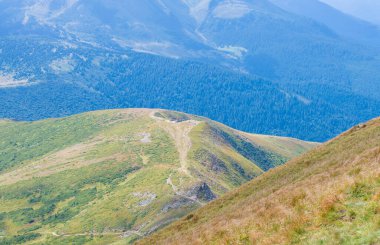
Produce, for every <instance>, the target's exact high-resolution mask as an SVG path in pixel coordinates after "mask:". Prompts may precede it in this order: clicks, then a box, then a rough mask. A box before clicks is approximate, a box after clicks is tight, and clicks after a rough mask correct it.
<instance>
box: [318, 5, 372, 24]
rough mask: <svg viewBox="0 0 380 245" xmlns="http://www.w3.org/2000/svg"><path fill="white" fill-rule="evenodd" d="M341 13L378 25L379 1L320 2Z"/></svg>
mask: <svg viewBox="0 0 380 245" xmlns="http://www.w3.org/2000/svg"><path fill="white" fill-rule="evenodd" d="M320 1H321V2H325V3H328V4H330V5H332V6H333V7H335V8H337V9H340V10H341V11H343V12H346V13H348V14H351V15H354V16H356V17H359V18H362V19H365V20H367V21H371V22H373V23H376V24H378V25H380V0H320Z"/></svg>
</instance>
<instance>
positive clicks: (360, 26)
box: [270, 0, 380, 45]
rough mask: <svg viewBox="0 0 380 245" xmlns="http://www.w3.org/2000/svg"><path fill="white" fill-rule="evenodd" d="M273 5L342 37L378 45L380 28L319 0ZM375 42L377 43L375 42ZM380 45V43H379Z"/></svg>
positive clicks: (275, 1) (278, 1) (288, 0)
mask: <svg viewBox="0 0 380 245" xmlns="http://www.w3.org/2000/svg"><path fill="white" fill-rule="evenodd" d="M270 1H271V2H272V3H273V4H275V5H277V6H279V7H280V8H282V9H284V10H286V11H289V12H291V13H294V14H297V15H300V16H304V17H307V18H310V19H313V20H314V21H316V22H319V23H322V24H324V25H326V26H327V27H329V28H330V29H331V30H333V31H334V32H335V33H337V34H338V35H340V36H343V37H346V38H349V39H353V40H357V41H364V42H365V41H366V40H367V41H368V42H369V43H371V40H372V45H376V41H378V40H379V38H380V36H379V35H380V31H379V30H380V28H379V27H378V26H376V25H374V24H372V23H369V22H366V21H364V20H360V19H358V18H355V17H353V16H351V15H348V14H345V13H343V12H340V11H339V10H338V9H335V8H333V7H331V6H330V5H328V4H326V3H323V2H322V1H319V0H270ZM374 41H375V42H374ZM377 44H378V42H377Z"/></svg>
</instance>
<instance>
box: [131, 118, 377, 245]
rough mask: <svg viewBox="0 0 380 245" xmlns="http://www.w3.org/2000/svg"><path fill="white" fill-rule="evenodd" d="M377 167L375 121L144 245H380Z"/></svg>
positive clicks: (141, 242) (198, 212) (294, 161)
mask: <svg viewBox="0 0 380 245" xmlns="http://www.w3.org/2000/svg"><path fill="white" fill-rule="evenodd" d="M379 163H380V119H376V120H373V121H370V122H368V123H366V124H365V126H360V127H359V126H358V127H355V128H353V129H351V130H349V131H348V132H346V133H344V134H342V135H341V136H339V137H337V138H336V139H334V140H332V141H329V142H327V143H326V144H324V145H323V146H320V147H318V148H317V149H315V150H312V151H311V152H309V153H307V154H305V155H303V156H302V157H299V158H296V159H294V160H292V161H290V162H288V163H287V164H285V165H283V166H280V167H277V168H275V169H272V170H270V171H268V172H267V173H265V174H263V175H261V176H260V177H258V178H256V179H254V180H253V181H251V182H249V183H247V184H245V185H243V186H242V187H240V188H238V189H237V190H234V191H232V192H231V193H228V194H227V195H225V196H223V197H221V198H220V199H218V200H216V201H214V202H211V203H210V204H208V205H206V206H205V207H203V208H201V209H199V210H197V211H196V212H194V213H192V214H191V215H190V216H188V217H189V218H185V219H182V220H180V221H179V222H176V223H174V224H172V225H170V226H169V227H168V228H166V229H163V230H161V231H159V232H158V233H156V234H153V235H152V236H150V237H148V238H146V239H143V240H141V241H140V242H138V244H151V243H152V242H153V241H154V244H378V243H380V236H379V234H380V222H379V219H380V215H379V214H380V213H379V211H380V210H379V204H380V202H379V195H380V188H379V187H380V186H379V183H380V165H379Z"/></svg>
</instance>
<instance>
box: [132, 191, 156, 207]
mask: <svg viewBox="0 0 380 245" xmlns="http://www.w3.org/2000/svg"><path fill="white" fill-rule="evenodd" d="M133 195H134V196H135V197H139V198H141V200H140V202H139V203H138V206H140V207H146V206H148V205H149V204H151V203H152V202H153V201H154V199H156V198H157V195H156V194H154V193H150V192H144V193H141V192H135V193H133Z"/></svg>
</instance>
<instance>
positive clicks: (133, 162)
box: [0, 109, 310, 244]
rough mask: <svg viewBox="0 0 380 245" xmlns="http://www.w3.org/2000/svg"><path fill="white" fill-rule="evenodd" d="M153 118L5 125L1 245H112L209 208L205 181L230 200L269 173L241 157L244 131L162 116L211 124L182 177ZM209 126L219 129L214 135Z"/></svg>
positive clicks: (146, 114)
mask: <svg viewBox="0 0 380 245" xmlns="http://www.w3.org/2000/svg"><path fill="white" fill-rule="evenodd" d="M152 112H154V111H152V110H143V109H131V110H112V111H98V112H91V113H85V114H80V115H76V116H72V117H68V118H63V119H51V120H45V121H38V122H31V123H29V122H28V123H27V122H4V123H0V139H1V140H0V146H1V147H3V148H2V149H4V151H2V152H1V153H0V161H1V165H0V183H1V184H0V236H5V237H4V238H0V243H1V244H3V243H5V244H8V243H11V244H17V243H26V244H27V243H30V244H33V243H42V244H68V243H69V244H86V243H88V244H111V243H113V242H118V241H121V238H120V236H121V235H122V234H127V233H128V232H132V233H130V235H129V236H127V237H126V238H124V239H123V240H122V241H123V242H124V243H125V242H128V243H130V242H133V241H135V240H136V239H139V238H140V236H139V235H138V234H141V235H144V234H147V233H150V232H153V231H155V230H157V229H160V228H162V227H164V226H166V225H168V224H170V223H171V222H173V221H175V220H178V219H179V218H181V217H184V216H186V215H187V214H189V213H190V212H193V211H194V210H195V209H196V208H199V207H200V206H202V205H203V203H199V202H196V201H192V200H191V199H190V198H189V197H188V196H189V195H190V194H188V193H189V192H190V191H191V190H192V188H194V187H195V186H196V185H199V184H200V183H206V184H208V185H209V186H210V188H211V190H212V192H213V193H216V194H217V195H221V194H223V193H225V192H227V191H228V190H231V189H234V188H236V187H238V186H240V185H241V184H243V183H245V182H247V181H248V180H249V179H251V178H253V177H256V176H258V175H260V174H262V172H263V171H262V170H261V168H260V167H258V166H257V165H256V164H255V162H253V161H251V159H249V158H247V157H246V156H245V155H244V154H242V152H243V150H244V149H243V148H244V146H245V145H244V144H245V143H244V138H243V137H240V138H239V139H238V138H237V137H238V136H237V135H238V134H240V133H237V132H235V133H234V131H233V130H232V129H229V128H227V127H221V126H215V125H214V126H212V125H213V122H211V121H209V120H207V119H204V118H202V119H201V118H199V117H195V116H191V115H185V114H181V113H179V112H167V111H159V112H160V113H161V118H163V120H171V121H183V120H188V119H194V120H202V122H201V123H200V124H198V126H194V128H192V130H191V132H190V134H189V137H190V138H191V143H192V145H191V149H190V152H189V154H188V156H187V161H188V165H189V166H188V168H189V170H190V171H189V172H190V174H189V175H188V174H186V173H184V172H183V171H180V167H181V164H180V159H179V149H177V146H176V144H175V143H176V142H175V140H174V139H173V138H172V136H171V135H170V133H168V130H167V128H162V127H161V125H162V124H161V123H159V122H158V121H157V120H159V119H156V118H152V117H151V114H152ZM156 116H157V115H156ZM165 125H166V127H177V126H178V124H176V123H166V124H165ZM210 125H211V126H210ZM210 127H218V130H219V131H218V132H217V133H216V132H213V133H212V134H211V133H210V130H209V129H210ZM225 131H226V132H225ZM169 132H170V131H169ZM223 132H225V133H226V134H228V135H231V137H232V138H231V139H230V140H229V141H228V142H227V141H225V140H223V139H222V137H221V136H220V135H219V134H221V133H223ZM143 135H145V136H146V135H149V137H148V138H149V139H148V140H144V141H143V140H142V138H143V137H145V136H143ZM246 140H247V142H248V143H247V144H251V143H249V142H251V141H249V140H248V139H246ZM235 141H239V143H236V144H239V147H234V146H233V145H234V142H235ZM304 144H305V146H308V145H310V144H309V143H306V142H304ZM199 150H205V151H206V152H207V154H208V155H207V156H206V158H204V161H209V160H210V159H209V156H211V155H212V156H214V159H215V160H216V161H219V162H222V163H223V164H224V165H225V166H226V171H225V172H224V173H223V174H219V173H217V172H212V171H211V172H210V171H209V170H208V169H207V168H206V167H205V164H204V163H201V162H200V160H201V159H200V158H199V157H197V154H196V153H197V152H198V151H199ZM265 151H266V152H268V154H271V151H270V150H269V148H265ZM276 154H277V153H276ZM169 178H170V180H171V181H172V183H173V185H174V186H175V187H176V190H174V189H173V188H172V186H170V185H169V184H168V183H167V181H168V179H169ZM133 232H134V233H133ZM136 232H137V233H136Z"/></svg>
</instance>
